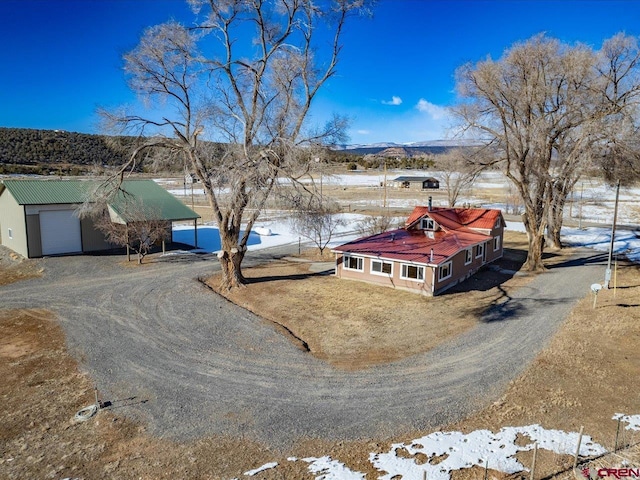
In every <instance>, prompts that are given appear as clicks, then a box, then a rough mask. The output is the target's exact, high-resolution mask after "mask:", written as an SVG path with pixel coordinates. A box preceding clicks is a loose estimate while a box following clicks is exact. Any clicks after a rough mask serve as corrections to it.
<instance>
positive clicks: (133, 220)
mask: <svg viewBox="0 0 640 480" xmlns="http://www.w3.org/2000/svg"><path fill="white" fill-rule="evenodd" d="M115 197H116V199H115V200H114V203H113V204H111V203H109V202H107V201H104V202H103V201H100V202H97V203H92V204H91V206H90V207H89V209H87V208H86V207H85V210H84V211H83V212H82V214H83V215H84V216H89V217H91V218H92V219H93V223H94V225H95V227H96V228H97V229H98V230H99V231H101V232H102V233H103V234H104V235H105V239H106V240H107V242H109V243H111V244H113V245H118V246H120V247H127V248H130V249H131V250H133V251H134V252H136V254H137V257H138V264H141V263H142V261H143V260H144V257H146V256H147V254H148V253H149V252H150V251H151V249H152V248H153V247H154V245H156V244H157V243H158V242H161V241H164V240H169V239H170V238H171V222H168V221H166V220H162V219H161V215H160V214H159V212H157V211H156V210H155V209H153V208H150V207H148V206H146V205H144V203H143V202H141V201H140V200H139V199H134V198H132V197H129V196H126V195H123V194H122V192H119V193H117V194H116V195H115ZM114 205H116V207H114Z"/></svg>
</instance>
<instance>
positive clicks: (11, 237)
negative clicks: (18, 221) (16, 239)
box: [9, 229, 13, 240]
mask: <svg viewBox="0 0 640 480" xmlns="http://www.w3.org/2000/svg"><path fill="white" fill-rule="evenodd" d="M9 240H13V230H11V229H9Z"/></svg>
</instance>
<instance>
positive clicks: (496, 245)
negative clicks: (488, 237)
mask: <svg viewBox="0 0 640 480" xmlns="http://www.w3.org/2000/svg"><path fill="white" fill-rule="evenodd" d="M496 250H500V235H498V236H497V237H493V251H494V252H495V251H496Z"/></svg>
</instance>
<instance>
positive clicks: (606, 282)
mask: <svg viewBox="0 0 640 480" xmlns="http://www.w3.org/2000/svg"><path fill="white" fill-rule="evenodd" d="M619 197H620V180H618V183H617V184H616V204H615V207H614V208H613V224H612V225H611V242H610V243H609V259H608V260H607V270H606V271H605V273H604V286H605V287H606V288H607V289H609V288H610V287H609V283H610V282H611V258H612V257H613V242H614V241H615V236H616V221H617V220H618V198H619Z"/></svg>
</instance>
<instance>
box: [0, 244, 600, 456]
mask: <svg viewBox="0 0 640 480" xmlns="http://www.w3.org/2000/svg"><path fill="white" fill-rule="evenodd" d="M285 251H286V249H280V250H279V252H280V253H285ZM271 254H273V252H271V253H264V252H263V253H259V254H258V253H250V254H249V256H248V257H247V259H246V264H247V265H248V264H251V263H255V262H258V261H264V260H265V259H266V258H268V257H269V255H271ZM121 259H122V257H108V256H106V257H101V256H97V257H89V256H77V257H59V258H48V259H44V260H42V262H43V266H44V268H45V275H44V277H43V278H40V279H34V280H29V281H23V282H18V283H15V284H11V285H7V286H5V287H0V301H1V307H2V308H15V307H23V308H29V307H38V308H48V309H51V310H52V311H54V312H55V313H56V314H57V316H58V318H59V320H60V323H61V324H62V326H63V328H64V330H65V332H66V334H67V339H68V345H69V349H70V351H71V353H72V354H73V355H74V356H75V357H76V358H78V359H79V360H80V362H81V365H82V366H83V368H85V369H86V370H87V371H88V372H89V373H90V375H91V376H92V377H93V379H94V381H95V384H96V386H97V387H98V388H99V389H100V390H101V391H102V392H103V396H104V398H105V399H108V400H110V401H112V402H113V407H114V408H115V407H117V408H118V411H119V412H120V413H122V414H126V415H127V416H131V417H134V418H137V419H139V420H142V421H144V422H146V423H147V424H148V430H149V431H150V432H151V433H152V434H155V435H158V436H163V437H169V438H173V439H178V440H184V439H189V438H195V437H199V436H205V435H213V434H229V435H233V436H242V437H244V438H250V439H253V440H258V441H263V442H266V443H267V444H269V445H271V446H275V447H286V446H287V445H289V444H290V443H291V442H293V441H295V440H296V439H297V438H300V437H324V438H331V439H337V438H340V439H355V438H362V437H365V438H376V439H380V440H382V439H389V438H393V436H394V435H399V434H400V433H402V432H406V431H415V430H416V429H421V428H428V427H435V426H437V425H440V424H443V423H447V422H451V421H455V420H459V419H460V418H461V416H463V415H466V414H469V413H470V412H472V411H473V410H474V409H476V408H478V407H481V406H483V405H486V404H487V403H490V402H492V401H494V400H495V399H496V397H497V396H498V395H500V392H501V390H502V389H503V388H504V387H505V386H506V384H507V383H508V381H509V380H511V379H513V378H514V377H516V376H517V375H518V374H519V373H520V372H521V371H522V370H523V369H524V368H525V367H526V365H527V364H528V362H529V361H531V359H532V358H533V357H534V356H535V355H536V354H537V353H538V352H539V351H540V349H542V348H543V347H544V346H545V345H546V343H547V342H548V340H549V339H550V338H551V336H552V335H553V334H554V332H555V331H556V329H557V328H558V326H559V325H560V324H561V322H562V320H563V318H564V317H565V316H566V315H567V314H568V312H569V311H570V310H571V308H572V306H573V304H574V303H575V302H576V301H577V300H578V299H580V298H583V297H584V296H585V294H586V293H588V291H589V285H590V284H592V283H594V282H595V281H597V280H600V277H602V276H603V271H604V269H603V267H602V265H603V258H602V255H599V254H594V253H593V252H590V251H581V252H579V253H578V254H577V255H576V257H575V258H574V261H572V262H569V263H568V265H566V266H565V267H563V268H554V269H552V270H550V271H549V272H548V273H546V274H544V275H540V276H538V277H536V278H535V279H534V280H533V281H532V282H531V283H529V284H528V286H527V287H524V288H522V289H520V290H518V292H517V294H515V295H514V296H513V298H511V299H509V300H508V301H507V302H506V303H505V304H503V305H501V306H497V307H494V308H493V309H491V310H490V311H489V312H487V314H486V315H485V319H484V320H485V321H483V322H480V323H479V324H478V326H477V327H476V328H474V329H472V330H470V331H468V332H467V333H465V334H464V335H462V336H460V337H458V338H456V339H454V340H453V341H451V342H449V343H447V344H444V345H442V346H440V347H438V348H436V349H435V350H432V351H430V352H428V353H426V354H422V355H417V356H414V357H410V358H408V359H405V360H402V361H399V362H395V363H392V364H389V365H386V366H382V367H375V368H370V369H366V370H362V371H356V372H344V371H339V370H335V369H334V368H332V367H330V366H328V365H326V364H324V363H323V362H321V361H319V360H317V359H316V358H314V357H313V356H311V355H309V354H307V353H305V352H303V351H301V350H299V349H298V348H296V347H295V346H294V345H293V343H292V342H290V341H289V340H288V339H287V338H285V337H283V336H282V335H281V334H280V333H278V332H277V331H276V330H275V329H274V328H273V327H272V326H271V325H270V324H269V323H268V322H265V321H263V320H261V319H260V318H258V317H256V316H255V315H252V314H250V313H247V312H246V311H244V310H242V309H240V308H238V307H236V306H235V305H233V304H231V303H229V302H227V301H226V300H224V299H222V298H220V297H219V296H217V295H215V294H213V293H212V292H211V291H209V290H208V289H206V288H205V287H204V286H202V285H201V284H200V283H199V282H198V281H197V280H196V278H197V277H198V276H202V275H208V274H211V273H212V272H213V271H214V270H217V269H218V265H217V260H216V259H215V257H193V256H192V257H187V258H184V259H179V258H176V259H174V260H172V261H162V262H158V263H153V264H148V265H146V266H142V267H140V268H123V267H122V266H121V265H119V264H118V262H119V261H121ZM275 300H276V299H274V301H275ZM424 314H425V315H428V312H424ZM318 321H322V319H318ZM407 335H411V332H407Z"/></svg>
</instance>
